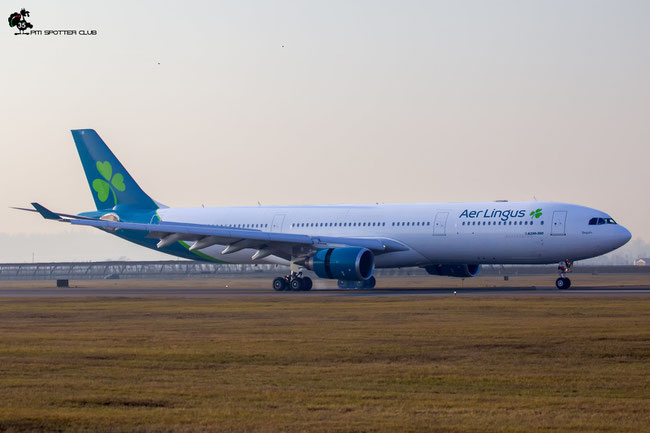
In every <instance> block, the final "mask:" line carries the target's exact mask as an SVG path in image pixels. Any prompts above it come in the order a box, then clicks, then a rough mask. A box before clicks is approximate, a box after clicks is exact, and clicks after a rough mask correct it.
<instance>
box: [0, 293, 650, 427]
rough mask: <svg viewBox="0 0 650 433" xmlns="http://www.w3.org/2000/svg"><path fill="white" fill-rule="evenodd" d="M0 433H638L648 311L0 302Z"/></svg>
mask: <svg viewBox="0 0 650 433" xmlns="http://www.w3.org/2000/svg"><path fill="white" fill-rule="evenodd" d="M103 283H105V284H108V282H103ZM113 284H116V283H114V282H113ZM0 431H2V432H23V431H47V432H57V431H72V432H82V431H88V432H157V431H162V432H165V431H169V432H172V431H173V432H194V431H197V432H198V431H211V432H230V431H241V432H278V431H285V432H301V431H316V432H397V431H399V432H403V431H404V432H419V431H430V432H477V433H478V432H565V431H566V432H642V431H650V298H648V297H636V298H631V297H630V298H626V297H607V298H599V297H588V298H584V297H545V298H541V297H540V298H538V297H525V298H517V297H509V296H499V297H460V296H459V297H453V296H449V297H419V296H408V297H406V296H405V297H400V296H390V297H311V296H292V297H286V296H274V295H273V294H272V293H271V294H270V295H269V296H268V297H267V296H256V297H242V296H238V297H215V298H174V299H166V298H128V299H127V298H84V299H70V298H37V299H34V298H21V299H17V298H12V299H0Z"/></svg>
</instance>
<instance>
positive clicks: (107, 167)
mask: <svg viewBox="0 0 650 433" xmlns="http://www.w3.org/2000/svg"><path fill="white" fill-rule="evenodd" d="M97 171H98V172H99V174H101V175H102V177H103V178H104V179H95V180H93V189H94V190H95V191H97V198H99V201H106V200H108V196H109V194H110V193H113V201H114V202H115V204H117V194H116V193H115V190H118V191H124V190H125V189H126V186H125V185H124V176H122V174H120V173H115V175H113V167H111V163H110V162H108V161H104V162H100V161H97ZM109 182H110V183H109ZM113 188H115V189H113Z"/></svg>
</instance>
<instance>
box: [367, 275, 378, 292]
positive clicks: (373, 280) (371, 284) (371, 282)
mask: <svg viewBox="0 0 650 433" xmlns="http://www.w3.org/2000/svg"><path fill="white" fill-rule="evenodd" d="M375 285H377V279H376V278H375V277H370V278H368V279H367V280H366V285H365V287H364V289H368V290H370V289H374V288H375Z"/></svg>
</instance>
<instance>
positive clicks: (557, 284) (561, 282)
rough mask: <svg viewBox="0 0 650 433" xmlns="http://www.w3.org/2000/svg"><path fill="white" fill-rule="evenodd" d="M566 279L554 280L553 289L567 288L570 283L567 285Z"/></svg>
mask: <svg viewBox="0 0 650 433" xmlns="http://www.w3.org/2000/svg"><path fill="white" fill-rule="evenodd" d="M567 280H568V278H558V279H557V280H555V287H557V288H558V289H560V290H565V289H568V288H569V285H570V284H571V282H570V281H569V283H567Z"/></svg>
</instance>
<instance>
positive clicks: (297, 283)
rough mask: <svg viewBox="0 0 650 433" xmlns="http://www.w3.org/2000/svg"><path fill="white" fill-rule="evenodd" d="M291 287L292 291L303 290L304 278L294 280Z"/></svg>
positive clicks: (290, 284)
mask: <svg viewBox="0 0 650 433" xmlns="http://www.w3.org/2000/svg"><path fill="white" fill-rule="evenodd" d="M289 287H291V290H296V291H298V290H302V287H303V283H302V278H292V279H291V282H290V283H289Z"/></svg>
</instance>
